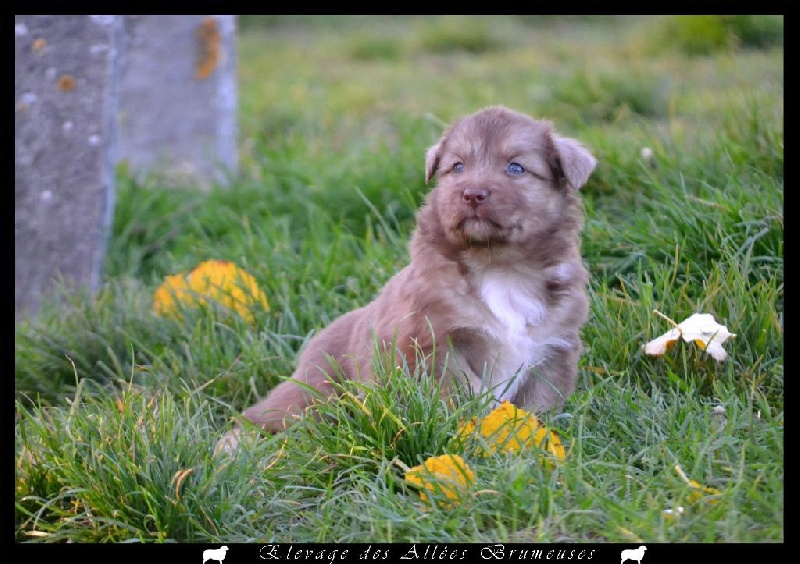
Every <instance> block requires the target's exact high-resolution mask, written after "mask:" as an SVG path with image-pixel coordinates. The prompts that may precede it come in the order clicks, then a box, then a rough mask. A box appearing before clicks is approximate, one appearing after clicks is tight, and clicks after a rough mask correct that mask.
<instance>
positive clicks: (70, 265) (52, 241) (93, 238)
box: [14, 16, 122, 320]
mask: <svg viewBox="0 0 800 564" xmlns="http://www.w3.org/2000/svg"><path fill="white" fill-rule="evenodd" d="M14 23H15V28H14V29H15V42H14V61H15V69H14V70H15V81H14V100H15V120H14V133H15V139H14V154H15V160H14V175H15V180H14V194H15V201H14V275H15V279H14V282H15V299H14V302H15V315H16V319H17V320H19V319H20V318H21V317H23V316H24V315H26V314H29V313H35V312H36V311H37V310H38V309H39V307H40V305H41V301H42V299H43V298H44V296H45V295H46V294H47V293H48V292H49V291H50V289H51V287H52V284H53V281H54V280H62V281H63V282H65V283H67V284H72V285H75V286H77V287H83V288H85V289H87V290H89V291H94V290H96V288H97V287H98V285H99V283H100V279H101V274H102V265H103V260H104V254H105V248H106V242H107V238H108V235H109V230H110V228H111V222H112V217H113V210H114V162H115V154H114V137H115V136H114V130H115V124H116V118H117V106H116V100H117V94H116V92H115V89H116V88H117V84H118V80H117V72H118V67H117V61H118V54H119V51H118V46H119V44H120V41H121V33H122V19H121V17H120V16H15V19H14Z"/></svg>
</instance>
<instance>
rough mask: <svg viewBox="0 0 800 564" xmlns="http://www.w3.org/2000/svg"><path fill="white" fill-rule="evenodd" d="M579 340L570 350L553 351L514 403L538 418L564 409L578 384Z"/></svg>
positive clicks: (558, 349)
mask: <svg viewBox="0 0 800 564" xmlns="http://www.w3.org/2000/svg"><path fill="white" fill-rule="evenodd" d="M580 353H581V344H580V340H577V342H576V343H575V344H574V345H573V346H571V347H569V348H566V349H565V348H554V349H553V351H552V352H551V353H550V355H549V356H548V358H547V360H545V361H544V362H543V363H542V364H540V365H538V366H535V367H533V368H532V369H531V371H530V374H528V376H527V378H526V379H525V380H524V381H523V382H522V383H521V384H520V387H519V389H518V390H517V393H516V394H515V396H514V398H513V399H512V402H513V403H514V404H515V405H517V406H519V407H522V408H523V409H526V410H529V411H531V412H532V413H534V414H536V415H538V414H539V413H542V412H545V411H548V410H551V409H553V410H555V411H559V410H561V408H562V407H563V406H564V401H565V400H566V398H567V397H568V396H569V395H570V394H571V393H572V392H573V391H574V390H575V385H576V383H577V381H578V359H579V357H580Z"/></svg>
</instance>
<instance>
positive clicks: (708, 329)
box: [644, 313, 736, 361]
mask: <svg viewBox="0 0 800 564" xmlns="http://www.w3.org/2000/svg"><path fill="white" fill-rule="evenodd" d="M735 336H736V334H735V333H731V332H729V331H728V328H727V327H725V326H724V325H720V324H719V323H717V322H716V320H715V319H714V316H713V315H711V314H710V313H695V314H694V315H692V316H691V317H688V318H687V319H685V320H684V321H682V322H681V323H678V324H677V325H675V327H673V328H672V329H670V330H669V331H667V332H666V333H664V334H663V335H661V336H660V337H657V338H655V339H653V340H652V341H650V342H649V343H647V344H646V345H645V346H644V352H646V353H647V354H650V355H655V356H660V355H662V354H664V353H665V352H667V350H668V349H669V348H670V347H671V346H672V345H674V344H675V342H676V341H677V340H678V339H681V338H682V339H683V340H684V341H686V342H687V343H691V342H694V343H695V344H696V345H697V346H698V347H700V348H701V349H703V350H704V351H706V352H707V353H708V354H710V355H711V356H712V357H713V358H714V359H715V360H719V361H722V360H725V359H726V358H727V357H728V353H727V351H726V350H725V349H723V348H722V343H724V342H725V341H726V340H728V337H735Z"/></svg>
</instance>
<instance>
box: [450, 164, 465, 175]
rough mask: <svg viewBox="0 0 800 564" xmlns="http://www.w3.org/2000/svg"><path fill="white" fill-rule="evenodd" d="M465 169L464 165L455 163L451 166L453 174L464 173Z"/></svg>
mask: <svg viewBox="0 0 800 564" xmlns="http://www.w3.org/2000/svg"><path fill="white" fill-rule="evenodd" d="M466 168H467V167H465V166H464V163H456V164H454V165H453V172H455V173H456V174H459V173H462V172H464V170H465V169H466Z"/></svg>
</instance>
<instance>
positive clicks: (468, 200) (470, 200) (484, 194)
mask: <svg viewBox="0 0 800 564" xmlns="http://www.w3.org/2000/svg"><path fill="white" fill-rule="evenodd" d="M488 197H489V191H488V190H485V189H484V188H467V189H466V190H464V192H463V193H462V194H461V199H462V200H463V201H464V203H465V204H469V205H471V206H472V207H473V208H476V207H478V206H479V205H481V204H482V203H483V202H485V201H486V199H487V198H488Z"/></svg>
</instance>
